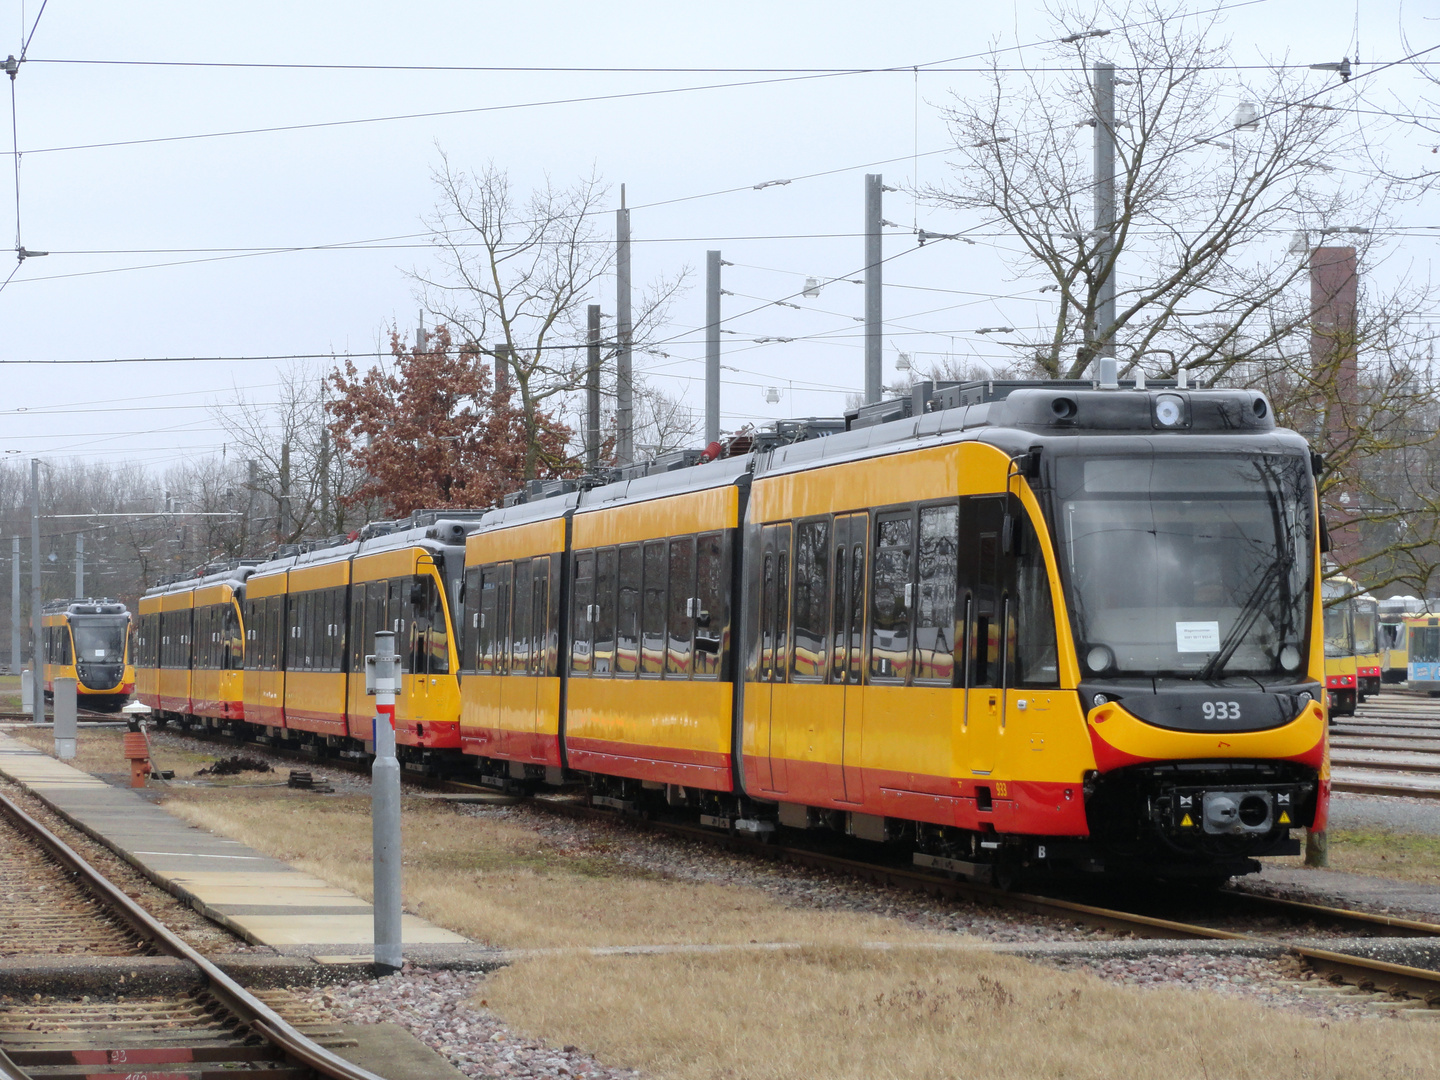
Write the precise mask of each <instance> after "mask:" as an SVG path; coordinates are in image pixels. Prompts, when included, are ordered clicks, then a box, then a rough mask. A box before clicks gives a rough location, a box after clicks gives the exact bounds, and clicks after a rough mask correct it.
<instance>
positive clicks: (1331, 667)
mask: <svg viewBox="0 0 1440 1080" xmlns="http://www.w3.org/2000/svg"><path fill="white" fill-rule="evenodd" d="M1356 588H1357V586H1356V585H1355V583H1354V582H1353V581H1351V580H1350V579H1349V578H1347V577H1343V576H1341V575H1338V574H1337V575H1334V576H1332V577H1327V578H1326V579H1325V580H1324V582H1323V583H1322V584H1321V590H1320V596H1321V602H1322V604H1323V606H1324V611H1325V622H1324V627H1325V631H1324V632H1325V690H1326V693H1327V694H1328V695H1329V698H1330V715H1331V716H1354V715H1355V705H1356V703H1357V701H1358V696H1359V686H1358V682H1359V679H1358V665H1357V664H1356V662H1355V605H1354V598H1355V590H1356Z"/></svg>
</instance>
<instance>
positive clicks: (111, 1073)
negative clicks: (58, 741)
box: [0, 794, 380, 1080]
mask: <svg viewBox="0 0 1440 1080" xmlns="http://www.w3.org/2000/svg"><path fill="white" fill-rule="evenodd" d="M0 896H3V897H4V898H5V906H4V914H3V915H0V931H3V933H0V961H3V962H0V1080H119V1078H122V1077H123V1078H124V1080H182V1078H184V1080H191V1078H194V1080H219V1078H220V1077H227V1076H234V1075H236V1072H237V1071H240V1072H243V1075H245V1076H246V1077H250V1078H252V1080H318V1078H322V1077H323V1078H328V1080H380V1078H378V1077H376V1076H375V1075H374V1074H373V1073H370V1072H368V1071H366V1070H364V1069H361V1068H358V1067H357V1066H355V1065H352V1064H351V1063H349V1062H348V1061H346V1060H345V1059H344V1058H341V1057H339V1056H338V1055H336V1054H335V1053H334V1052H333V1051H332V1050H330V1049H327V1048H326V1047H324V1046H322V1045H320V1043H318V1042H317V1041H315V1039H314V1038H312V1037H311V1036H310V1035H307V1034H305V1033H302V1032H301V1031H300V1030H299V1029H298V1028H297V1027H295V1026H293V1025H292V1024H291V1023H290V1022H289V1021H287V1020H286V1019H284V1018H282V1016H281V1015H280V1014H279V1013H278V1012H276V1011H275V1009H274V1008H272V1007H271V1005H270V1004H267V1003H266V1002H265V1001H264V1000H262V998H261V997H259V996H256V995H254V994H251V993H250V992H249V991H247V990H246V989H245V988H244V987H242V986H240V985H239V984H238V983H236V982H235V981H234V980H233V979H231V978H230V977H229V976H227V975H226V974H225V973H224V972H222V971H221V970H220V969H219V968H217V967H215V966H214V965H213V964H212V963H211V962H210V961H208V960H207V959H206V958H205V957H204V956H202V955H201V954H200V953H198V952H196V951H195V950H194V949H192V948H191V947H190V946H189V945H187V944H185V943H184V942H183V941H181V940H180V939H179V938H178V937H176V936H175V935H174V934H172V933H171V932H170V931H169V930H167V929H166V928H165V927H164V926H162V925H161V924H160V923H158V922H156V921H155V919H154V918H153V917H151V915H150V914H149V913H148V912H147V911H145V910H144V909H143V908H141V907H140V906H139V905H138V904H136V903H135V902H134V901H132V900H131V899H130V898H129V897H128V896H126V895H125V893H123V892H122V891H120V890H119V889H118V888H117V887H116V886H115V885H113V884H112V883H111V882H110V881H108V880H107V879H106V878H104V877H103V876H101V875H100V874H99V873H98V872H97V871H96V870H95V869H94V868H92V867H91V866H90V865H89V864H88V863H86V862H85V860H84V859H82V858H81V857H80V856H79V855H78V854H77V853H76V852H75V851H74V850H73V849H71V848H70V847H69V846H68V845H67V844H66V843H65V842H64V841H63V840H61V839H60V838H59V837H58V836H56V835H55V834H54V833H53V832H51V831H50V830H49V829H47V828H46V827H45V826H44V825H42V824H41V823H40V822H38V821H36V820H35V819H34V818H33V817H31V816H30V815H29V814H27V813H26V812H25V811H24V810H23V809H22V808H21V807H20V806H19V805H17V804H16V803H15V802H13V801H12V800H10V799H9V798H6V797H5V796H4V795H3V794H0ZM127 976H128V978H129V982H128V984H127V981H126V980H127ZM62 983H63V984H66V985H72V986H74V985H76V984H86V985H91V984H93V985H94V986H97V987H98V986H101V985H106V986H110V987H113V988H114V990H115V993H114V994H113V995H107V994H105V993H103V992H100V991H98V990H96V989H91V991H90V992H89V993H66V992H65V991H63V990H60V991H54V992H50V991H44V992H38V993H30V992H17V991H22V990H26V991H28V990H30V989H32V988H33V987H35V986H42V985H48V986H54V985H56V984H62ZM269 996H270V997H271V999H272V1000H275V995H273V994H272V995H269ZM309 1019H310V1020H312V1021H315V1022H319V1021H321V1020H322V1018H320V1017H315V1016H313V1015H312V1016H311V1017H309ZM322 1026H323V1025H322ZM317 1034H320V1032H313V1031H312V1033H311V1035H317ZM330 1034H331V1035H332V1036H334V1035H335V1034H337V1033H336V1032H334V1031H333V1030H332V1031H331V1032H330Z"/></svg>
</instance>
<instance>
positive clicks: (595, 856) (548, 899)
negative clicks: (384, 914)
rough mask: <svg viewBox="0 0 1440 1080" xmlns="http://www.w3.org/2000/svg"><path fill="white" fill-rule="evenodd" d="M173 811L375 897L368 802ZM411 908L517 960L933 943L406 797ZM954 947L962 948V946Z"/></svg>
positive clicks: (261, 794)
mask: <svg viewBox="0 0 1440 1080" xmlns="http://www.w3.org/2000/svg"><path fill="white" fill-rule="evenodd" d="M166 807H167V809H169V810H171V811H173V812H174V813H176V814H178V815H180V816H181V817H183V818H184V819H185V820H186V821H189V822H190V823H192V824H194V825H199V826H201V827H202V828H206V829H210V830H212V831H214V832H218V833H223V834H224V835H226V836H229V837H233V838H235V839H237V840H241V841H243V842H244V843H246V844H249V845H250V846H251V847H253V848H255V849H257V850H258V851H262V852H264V853H265V854H267V855H271V856H274V857H276V858H280V859H285V860H286V861H288V862H292V863H294V864H295V865H296V866H297V867H299V868H300V869H302V870H305V871H306V872H308V873H312V874H315V875H316V876H318V877H321V878H324V879H325V880H326V881H329V882H331V883H333V884H335V885H339V886H342V887H343V888H346V889H349V890H350V891H351V892H353V893H355V894H356V895H357V896H362V897H365V898H366V899H369V898H370V896H371V890H370V842H371V841H370V817H369V803H368V801H366V800H365V799H363V798H353V797H341V796H330V797H320V796H315V795H307V794H304V793H298V792H289V791H284V790H281V791H275V792H268V791H263V790H252V791H235V790H232V791H228V792H226V793H224V795H223V796H220V795H219V793H218V792H208V791H185V790H183V789H181V790H178V791H177V792H176V794H175V796H174V797H172V798H171V799H170V800H169V801H168V802H167V803H166ZM403 829H404V836H403V845H404V852H405V855H404V860H405V880H404V895H405V907H406V909H407V910H410V911H413V912H415V913H416V914H418V915H421V916H423V917H424V918H426V919H429V920H430V921H431V922H433V923H436V924H437V925H440V926H443V927H445V928H446V929H449V930H454V931H455V932H456V933H459V934H464V935H465V936H466V937H469V938H473V939H474V940H476V941H484V942H488V943H492V944H496V945H501V946H506V947H511V948H554V947H566V946H584V947H589V946H606V945H655V944H727V943H748V942H751V941H759V942H776V941H787V942H795V941H799V942H814V943H845V942H857V941H872V940H873V941H880V940H887V941H927V940H930V941H933V940H936V939H935V938H933V937H927V936H925V935H922V934H919V933H918V932H915V931H912V930H909V929H908V928H906V927H904V926H900V925H897V924H896V923H895V922H893V921H891V920H887V919H882V918H878V917H875V916H868V915H859V914H851V913H846V912H834V913H829V912H827V913H813V912H803V911H796V910H792V909H790V908H787V907H784V906H782V905H780V904H779V903H777V902H776V901H774V900H772V899H770V898H769V897H768V896H767V895H766V894H764V893H762V892H760V891H759V890H757V889H753V888H747V887H740V886H720V885H708V884H691V883H686V882H676V881H668V880H664V879H661V878H658V877H655V876H653V875H649V874H644V873H642V872H640V871H637V870H635V869H633V868H631V867H628V866H624V865H622V864H621V863H619V862H618V861H616V860H615V859H613V858H611V857H610V856H609V855H607V854H606V853H605V852H604V851H603V850H597V851H588V852H573V851H560V850H557V849H556V847H555V846H554V845H553V844H551V843H549V842H548V841H546V840H545V839H544V838H543V837H541V836H540V835H539V834H538V833H536V832H534V831H533V830H531V829H527V828H522V827H520V826H517V825H513V824H509V823H506V822H503V821H494V820H486V819H484V818H475V817H464V816H461V815H459V814H457V813H456V812H455V811H454V810H453V809H452V808H451V807H449V806H447V805H445V804H443V803H436V802H434V801H431V800H425V799H406V800H405V804H404V814H403ZM951 940H953V937H952V938H951Z"/></svg>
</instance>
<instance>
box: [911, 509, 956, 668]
mask: <svg viewBox="0 0 1440 1080" xmlns="http://www.w3.org/2000/svg"><path fill="white" fill-rule="evenodd" d="M959 545H960V507H959V506H958V505H950V506H927V507H923V508H922V509H921V510H920V545H919V549H918V559H917V574H916V582H917V585H918V586H919V588H918V592H919V596H918V599H917V603H916V607H915V680H916V681H917V682H920V681H924V682H927V683H939V684H942V685H945V686H949V685H951V683H952V681H953V675H954V672H955V625H956V622H955V586H956V581H957V578H956V573H957V570H958V565H957V560H958V557H959Z"/></svg>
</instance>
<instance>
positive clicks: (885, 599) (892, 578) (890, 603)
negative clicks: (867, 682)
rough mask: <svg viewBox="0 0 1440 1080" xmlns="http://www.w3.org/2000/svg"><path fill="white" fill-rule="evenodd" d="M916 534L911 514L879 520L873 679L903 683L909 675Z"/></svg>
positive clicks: (872, 613)
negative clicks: (912, 571)
mask: <svg viewBox="0 0 1440 1080" xmlns="http://www.w3.org/2000/svg"><path fill="white" fill-rule="evenodd" d="M914 534H915V519H914V516H913V513H912V512H911V511H909V510H905V511H901V512H900V513H898V514H882V515H880V516H879V517H878V519H877V523H876V543H875V558H874V579H873V581H872V583H871V588H870V627H871V629H870V677H871V678H874V679H885V680H892V679H899V680H904V678H905V677H906V675H907V674H908V671H909V667H910V605H911V602H912V596H911V593H912V589H913V586H912V585H911V582H912V578H911V576H910V567H911V562H912V555H913V549H914Z"/></svg>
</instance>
